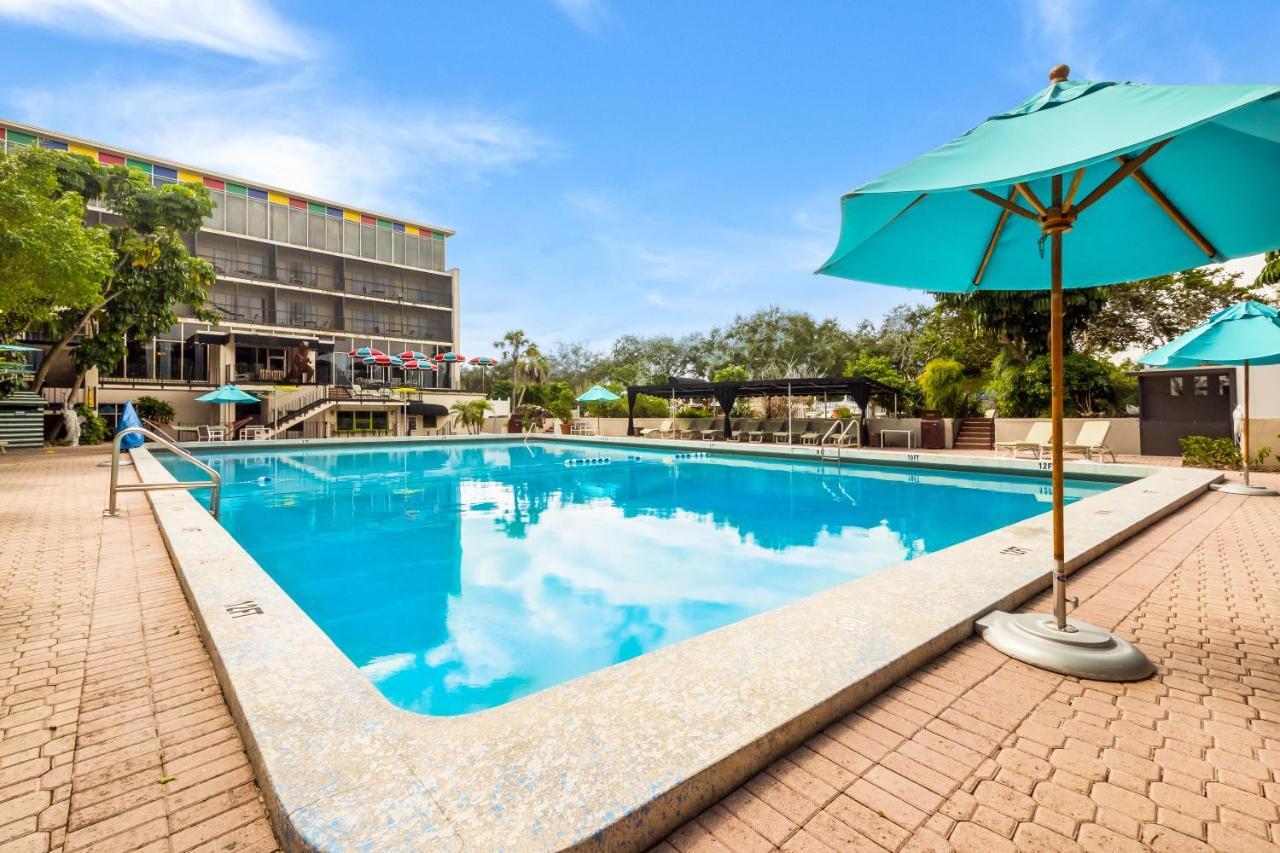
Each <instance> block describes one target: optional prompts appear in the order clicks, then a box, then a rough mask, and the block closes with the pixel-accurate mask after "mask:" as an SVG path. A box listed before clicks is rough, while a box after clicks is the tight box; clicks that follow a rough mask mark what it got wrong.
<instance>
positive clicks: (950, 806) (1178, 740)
mask: <svg viewBox="0 0 1280 853" xmlns="http://www.w3.org/2000/svg"><path fill="white" fill-rule="evenodd" d="M1260 479H1264V478H1260ZM1270 479H1272V480H1273V484H1274V480H1275V479H1276V478H1274V477H1272V478H1270ZM1278 536H1280V498H1278V499H1266V498H1251V499H1246V498H1240V497H1235V496H1228V495H1222V494H1217V493H1212V494H1210V495H1209V496H1206V497H1203V498H1200V499H1199V500H1197V501H1196V502H1195V503H1193V504H1191V505H1190V506H1189V507H1187V508H1185V509H1183V510H1182V511H1180V512H1179V513H1177V514H1176V515H1174V516H1171V517H1170V518H1168V519H1166V520H1165V521H1163V522H1161V523H1159V524H1156V525H1154V526H1152V527H1151V528H1149V529H1148V530H1146V531H1144V532H1143V533H1142V534H1141V535H1140V536H1138V537H1137V538H1135V539H1133V540H1131V541H1130V542H1129V543H1127V544H1125V545H1124V546H1122V547H1120V548H1118V549H1116V550H1114V551H1112V552H1110V553H1109V554H1107V555H1106V556H1104V557H1102V558H1101V559H1099V560H1097V561H1095V562H1094V563H1092V564H1091V565H1090V566H1088V567H1086V568H1085V569H1083V570H1082V571H1080V572H1077V573H1076V574H1075V575H1074V576H1073V577H1072V581H1071V591H1072V594H1078V595H1080V597H1081V599H1082V603H1081V606H1080V608H1079V610H1078V611H1077V612H1076V614H1075V615H1078V616H1079V617H1080V618H1082V619H1085V620H1088V621H1091V622H1093V623H1095V624H1097V625H1102V626H1106V627H1108V628H1112V629H1115V630H1117V631H1118V632H1119V633H1120V634H1121V635H1124V636H1127V637H1129V638H1130V639H1133V640H1136V641H1137V642H1138V643H1140V644H1141V646H1142V648H1143V649H1145V650H1146V652H1147V653H1148V655H1150V656H1151V657H1152V658H1153V660H1154V661H1155V662H1156V664H1157V666H1158V668H1159V672H1158V674H1157V675H1156V676H1155V677H1154V678H1152V679H1149V680H1147V681H1143V682H1140V683H1137V684H1123V685H1120V684H1106V683H1101V682H1090V681H1081V680H1079V679H1076V678H1068V677H1062V676H1057V675H1054V674H1052V673H1046V672H1043V671H1040V670H1036V669H1033V668H1031V667H1028V666H1026V665H1024V664H1021V663H1018V662H1016V661H1011V660H1009V659H1008V658H1005V657H1004V656H1002V655H1001V654H999V653H998V652H996V651H994V650H993V649H991V648H990V647H989V646H987V645H985V644H984V643H982V642H981V641H980V640H978V639H976V638H971V639H969V640H966V641H965V642H963V643H961V644H960V645H958V646H956V647H955V648H953V649H952V650H951V651H949V652H948V653H946V654H944V655H943V656H942V657H940V658H939V659H938V660H936V661H934V662H933V663H931V664H929V665H927V666H925V667H923V668H921V669H920V670H918V671H916V672H915V673H913V674H911V675H909V676H907V677H906V678H904V679H902V680H901V681H900V682H898V683H897V684H896V685H895V686H893V687H892V688H890V689H889V690H887V691H885V692H884V693H882V694H881V695H880V696H878V697H876V698H875V699H874V700H872V701H871V702H869V703H868V704H867V705H865V706H863V707H862V708H861V709H859V710H858V711H857V712H855V713H854V714H851V715H850V716H848V717H846V718H844V719H842V720H840V721H838V722H837V723H835V724H834V725H832V726H830V727H829V728H827V729H826V730H825V731H824V732H822V733H821V734H818V735H816V736H814V737H813V738H811V739H810V740H809V741H808V742H807V743H806V744H805V745H803V746H802V747H800V748H798V749H796V750H794V751H793V752H791V753H790V754H789V755H787V756H786V757H784V758H781V759H779V760H778V761H776V762H775V763H774V764H772V765H771V766H770V767H768V768H767V769H766V770H765V771H763V772H761V773H759V774H758V775H756V776H755V777H754V778H752V779H751V780H750V781H748V782H747V783H746V784H745V785H743V786H742V787H741V788H740V789H738V790H737V791H735V792H734V793H733V794H731V795H730V796H728V797H726V798H725V799H724V800H723V801H722V802H720V803H719V804H717V805H715V806H712V807H711V808H710V809H708V810H707V811H705V812H704V813H703V814H702V815H701V816H699V817H698V818H696V819H695V820H693V821H690V822H689V823H688V824H686V825H685V826H684V827H682V828H681V829H680V830H678V831H677V832H675V833H674V834H672V835H671V837H670V838H668V839H667V841H666V842H664V843H663V844H661V845H659V846H658V848H657V849H658V850H659V851H663V853H671V851H672V849H673V848H674V849H675V850H678V851H681V853H695V851H698V853H704V852H705V851H724V850H735V851H767V850H776V849H782V850H787V851H796V853H800V851H828V850H841V851H843V850H877V851H878V850H902V851H907V850H912V851H916V850H919V851H925V850H930V851H931V850H937V851H943V850H959V851H983V852H984V853H985V851H1003V850H1037V851H1071V850H1096V851H1129V850H1132V851H1141V850H1188V851H1194V850H1223V851H1247V853H1263V851H1280V813H1278V812H1277V808H1278V806H1280V540H1278ZM1047 598H1048V596H1047V595H1045V596H1041V597H1040V598H1039V599H1037V600H1035V601H1033V602H1032V604H1031V607H1032V609H1039V610H1047V609H1049V608H1048V601H1047Z"/></svg>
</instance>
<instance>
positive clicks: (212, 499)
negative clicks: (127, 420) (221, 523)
mask: <svg viewBox="0 0 1280 853" xmlns="http://www.w3.org/2000/svg"><path fill="white" fill-rule="evenodd" d="M127 435H141V436H144V437H146V438H149V439H151V440H152V441H154V442H157V443H159V444H163V445H164V446H165V447H166V448H168V449H169V450H171V451H173V452H174V453H176V454H178V456H180V457H181V458H183V459H185V460H186V461H188V462H190V463H191V464H192V465H195V466H196V467H197V468H199V469H200V470H202V471H204V472H205V473H207V474H208V475H209V479H208V480H186V481H179V482H174V483H123V484H122V483H121V482H120V442H121V441H122V440H123V439H124V437H125V436H127ZM156 489H212V490H213V491H212V493H211V494H210V495H209V513H210V514H211V515H212V516H213V517H214V518H217V517H218V504H219V502H220V499H221V498H222V475H221V474H219V473H218V472H217V471H215V470H213V469H212V468H210V467H209V466H208V465H206V464H204V463H203V462H201V461H200V460H199V459H197V458H195V457H194V456H192V455H191V454H190V453H188V452H187V451H185V450H183V449H182V448H181V447H179V446H178V445H176V444H174V443H173V442H172V441H170V440H169V439H167V438H165V437H164V436H162V435H159V434H158V433H154V432H152V431H151V430H149V429H145V428H143V427H128V428H127V429H122V430H120V431H119V432H118V433H116V437H115V440H114V441H112V442H111V493H110V498H109V499H108V501H107V508H106V509H105V510H103V512H102V514H103V515H105V516H109V517H112V518H114V517H115V516H118V515H119V514H120V510H119V509H118V508H117V500H116V498H117V495H118V494H119V493H120V492H149V491H153V490H156Z"/></svg>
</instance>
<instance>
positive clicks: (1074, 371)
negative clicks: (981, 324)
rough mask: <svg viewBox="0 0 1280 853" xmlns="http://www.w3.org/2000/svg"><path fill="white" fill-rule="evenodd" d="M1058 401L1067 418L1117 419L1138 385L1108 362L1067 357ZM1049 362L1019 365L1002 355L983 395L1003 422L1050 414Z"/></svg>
mask: <svg viewBox="0 0 1280 853" xmlns="http://www.w3.org/2000/svg"><path fill="white" fill-rule="evenodd" d="M1062 372H1063V387H1064V390H1065V391H1066V394H1065V396H1064V398H1063V402H1064V404H1065V408H1066V410H1067V414H1068V416H1073V415H1082V416H1086V417H1087V416H1091V415H1100V414H1109V415H1119V414H1124V412H1125V407H1126V406H1128V405H1129V404H1130V403H1131V402H1132V401H1133V395H1134V393H1135V392H1136V385H1137V383H1136V382H1135V381H1134V380H1133V379H1132V378H1131V377H1128V376H1126V375H1125V374H1124V372H1123V371H1122V370H1121V369H1120V368H1118V367H1116V366H1115V365H1113V364H1111V363H1110V362H1107V361H1103V360H1101V359H1098V358H1094V357H1093V356H1091V355H1088V354H1086V353H1070V354H1068V355H1067V356H1066V358H1065V359H1064V360H1063V371H1062ZM1051 389H1052V385H1051V384H1050V359H1049V356H1047V355H1039V356H1036V357H1035V358H1033V359H1032V360H1031V362H1030V363H1029V364H1020V363H1018V362H1017V361H1016V360H1015V359H1013V358H1012V357H1011V356H1010V355H1008V354H1007V353H1001V355H1000V358H999V359H997V362H996V364H995V366H994V368H993V370H992V375H991V382H990V384H989V385H988V387H987V390H988V391H989V392H991V393H992V394H994V395H995V397H996V408H997V411H998V412H999V414H1000V415H1001V416H1003V417H1015V418H1038V417H1047V416H1048V415H1049V404H1050V400H1051V399H1052V397H1051V395H1052V390H1051Z"/></svg>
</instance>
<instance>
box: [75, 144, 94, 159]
mask: <svg viewBox="0 0 1280 853" xmlns="http://www.w3.org/2000/svg"><path fill="white" fill-rule="evenodd" d="M67 148H69V149H70V150H71V153H72V154H83V155H85V156H86V157H92V158H93V159H95V160H97V159H98V152H97V150H95V149H93V148H87V147H85V146H84V145H77V144H75V143H74V142H72V143H70V144H68V145H67Z"/></svg>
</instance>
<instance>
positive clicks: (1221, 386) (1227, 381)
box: [1218, 373, 1231, 397]
mask: <svg viewBox="0 0 1280 853" xmlns="http://www.w3.org/2000/svg"><path fill="white" fill-rule="evenodd" d="M1230 393H1231V377H1230V376H1228V375H1227V374H1225V373H1223V374H1221V375H1220V376H1218V396H1219V397H1225V396H1227V395H1228V394H1230Z"/></svg>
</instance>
